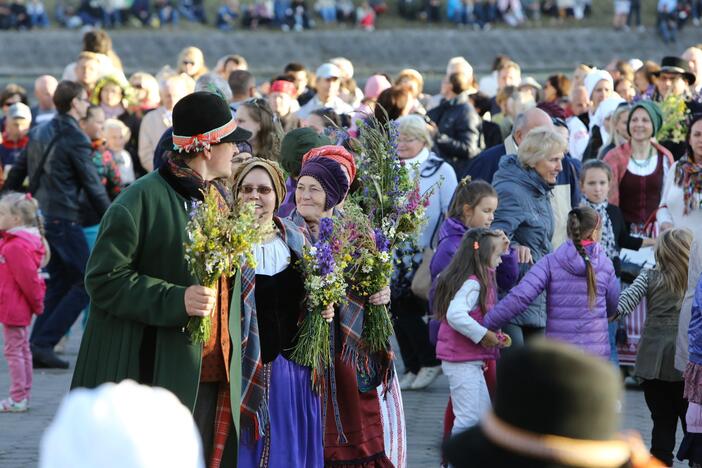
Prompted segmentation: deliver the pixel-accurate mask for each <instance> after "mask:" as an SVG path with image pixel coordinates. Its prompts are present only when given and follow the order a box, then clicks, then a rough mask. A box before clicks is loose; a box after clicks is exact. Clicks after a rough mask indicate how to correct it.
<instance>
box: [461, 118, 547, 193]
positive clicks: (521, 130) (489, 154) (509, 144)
mask: <svg viewBox="0 0 702 468" xmlns="http://www.w3.org/2000/svg"><path fill="white" fill-rule="evenodd" d="M542 125H551V117H550V116H549V115H548V114H547V113H546V112H544V111H543V110H541V109H538V108H533V109H529V110H528V111H526V112H524V113H523V114H519V115H518V116H517V118H516V119H515V120H514V128H513V130H512V134H511V135H509V136H508V137H507V138H506V139H505V142H504V143H503V144H501V145H497V146H493V147H492V148H488V149H486V150H485V151H483V152H482V153H480V154H479V155H478V156H477V157H476V158H475V159H473V160H472V161H471V162H470V165H469V166H468V168H467V170H465V171H462V172H459V171H458V170H456V176H457V177H459V179H462V178H463V177H465V176H467V175H469V176H470V177H471V178H472V179H473V180H475V179H482V180H484V181H486V182H488V183H492V178H493V176H494V175H495V172H497V168H498V167H499V166H500V159H502V156H505V155H507V154H517V148H519V144H520V143H521V142H522V140H523V139H524V138H525V137H526V135H527V133H529V131H530V130H531V129H533V128H536V127H541V126H542Z"/></svg>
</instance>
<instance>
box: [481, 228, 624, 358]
mask: <svg viewBox="0 0 702 468" xmlns="http://www.w3.org/2000/svg"><path fill="white" fill-rule="evenodd" d="M585 250H586V252H587V253H588V255H589V256H590V261H591V262H592V266H593V268H594V270H595V276H596V278H597V298H596V300H595V304H594V306H593V308H592V309H590V308H589V306H588V298H587V280H586V274H585V261H584V260H583V259H582V257H580V255H579V254H578V252H577V250H575V246H574V245H573V242H572V241H570V240H569V241H567V242H566V243H564V244H563V245H561V246H560V247H559V248H558V249H556V251H555V252H553V253H550V254H548V255H546V256H545V257H543V258H542V259H541V260H539V261H538V262H536V264H534V266H533V267H531V269H530V270H529V272H528V273H527V274H526V275H525V276H524V278H522V281H520V283H519V284H518V285H517V286H515V287H514V288H512V290H511V291H510V292H509V294H508V295H507V296H506V297H505V298H504V299H502V300H501V301H500V303H499V304H497V305H496V306H495V307H494V308H493V309H492V310H491V311H490V312H488V314H487V315H486V316H485V319H484V321H483V325H484V326H485V327H487V328H489V329H490V330H497V329H499V328H500V327H502V326H504V325H506V324H507V323H509V322H510V321H511V320H512V318H514V317H515V316H516V315H518V314H519V313H521V312H523V311H524V310H526V308H527V306H528V305H529V304H531V302H532V301H533V300H534V298H535V297H536V296H538V295H539V294H540V293H541V292H542V291H544V290H545V291H546V293H547V301H546V335H547V336H548V337H550V338H554V339H557V340H560V341H564V342H566V343H570V344H572V345H575V346H578V347H579V348H581V349H583V350H585V351H588V352H589V353H591V354H594V355H597V356H602V357H603V358H605V359H609V351H610V350H609V335H608V332H607V317H610V316H612V315H614V314H615V313H616V311H617V301H618V300H619V282H618V281H617V278H616V276H614V267H613V266H612V261H611V260H610V259H609V258H607V255H605V253H604V251H603V250H602V247H600V245H599V244H591V245H589V246H587V247H586V248H585Z"/></svg>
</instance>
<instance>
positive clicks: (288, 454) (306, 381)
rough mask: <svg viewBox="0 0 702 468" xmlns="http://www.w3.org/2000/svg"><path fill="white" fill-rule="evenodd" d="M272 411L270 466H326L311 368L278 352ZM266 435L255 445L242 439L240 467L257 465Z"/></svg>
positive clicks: (273, 372)
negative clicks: (311, 379)
mask: <svg viewBox="0 0 702 468" xmlns="http://www.w3.org/2000/svg"><path fill="white" fill-rule="evenodd" d="M268 411H269V414H270V457H269V462H268V466H269V467H271V468H278V467H279V468H289V467H292V466H294V467H298V466H299V467H306V468H321V467H323V466H324V447H323V445H322V416H321V409H320V402H319V396H318V395H316V394H315V393H314V392H313V391H312V384H311V382H310V369H308V368H306V367H302V366H299V365H297V364H295V363H294V362H292V361H288V360H287V359H285V358H284V357H283V356H281V355H279V356H278V357H277V358H275V360H274V361H273V362H272V364H271V388H270V391H269V396H268ZM264 444H265V437H262V438H261V439H259V440H258V441H257V442H256V444H255V445H248V444H246V443H245V442H243V441H242V442H240V443H239V465H238V467H239V468H258V467H259V466H260V463H261V455H262V453H263V448H264Z"/></svg>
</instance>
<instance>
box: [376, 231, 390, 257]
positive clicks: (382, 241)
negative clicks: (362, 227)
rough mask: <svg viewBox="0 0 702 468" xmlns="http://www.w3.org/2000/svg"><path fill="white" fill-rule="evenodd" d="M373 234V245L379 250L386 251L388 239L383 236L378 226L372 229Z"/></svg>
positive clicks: (388, 243) (388, 247)
mask: <svg viewBox="0 0 702 468" xmlns="http://www.w3.org/2000/svg"><path fill="white" fill-rule="evenodd" d="M373 234H375V247H376V248H377V249H378V251H380V252H388V251H389V250H390V240H389V239H388V238H387V237H385V234H383V231H381V230H380V229H378V228H375V229H373Z"/></svg>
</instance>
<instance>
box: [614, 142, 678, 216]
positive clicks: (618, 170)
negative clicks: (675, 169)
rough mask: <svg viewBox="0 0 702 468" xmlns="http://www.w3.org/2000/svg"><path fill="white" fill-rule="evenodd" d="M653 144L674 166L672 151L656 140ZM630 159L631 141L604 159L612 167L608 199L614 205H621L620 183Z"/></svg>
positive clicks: (615, 149)
mask: <svg viewBox="0 0 702 468" xmlns="http://www.w3.org/2000/svg"><path fill="white" fill-rule="evenodd" d="M651 144H652V145H653V147H654V148H655V149H656V151H658V152H659V153H661V154H662V155H663V156H665V157H666V158H667V159H668V164H670V165H671V166H672V165H673V163H674V162H675V161H674V160H673V155H672V154H670V151H668V150H667V149H666V148H665V147H663V146H661V145H659V144H658V143H656V142H655V141H651ZM630 159H631V145H630V144H629V143H624V144H623V145H619V146H617V147H616V148H613V149H611V150H609V151H608V152H607V154H606V155H605V157H604V158H603V159H602V160H603V161H604V162H606V163H607V164H608V165H609V167H610V168H612V183H611V184H609V196H608V197H607V200H608V201H609V202H610V203H611V204H613V205H617V206H619V183H620V182H621V181H622V179H623V178H624V174H626V168H627V166H628V165H629V160H630Z"/></svg>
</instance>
